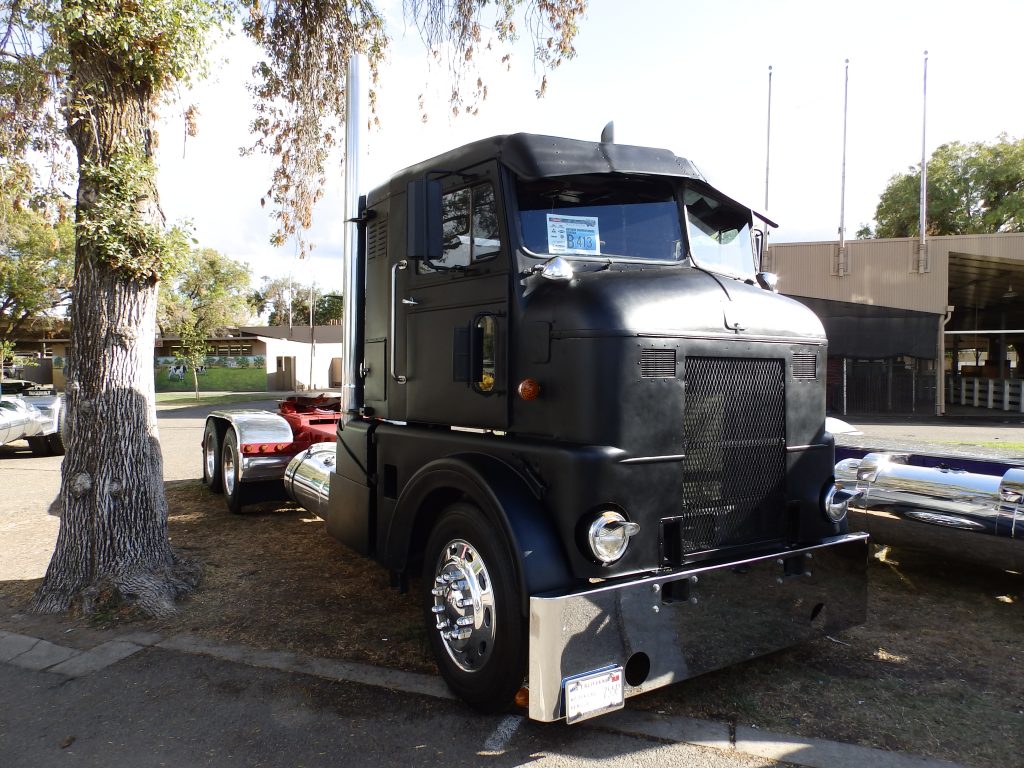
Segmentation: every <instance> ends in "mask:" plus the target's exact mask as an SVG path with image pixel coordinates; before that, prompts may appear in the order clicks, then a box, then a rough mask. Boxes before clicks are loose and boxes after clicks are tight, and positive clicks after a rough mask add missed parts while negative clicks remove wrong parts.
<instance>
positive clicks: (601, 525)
mask: <svg viewBox="0 0 1024 768" xmlns="http://www.w3.org/2000/svg"><path fill="white" fill-rule="evenodd" d="M639 532H640V525H639V524H638V523H633V522H630V521H629V520H627V519H626V516H625V515H623V514H622V513H621V512H619V511H617V510H614V509H605V510H602V511H600V512H598V513H597V515H596V516H595V517H594V519H593V520H592V521H591V523H590V525H589V526H588V527H587V544H588V546H589V547H590V554H591V555H592V556H593V557H594V559H595V560H597V561H598V562H599V563H601V564H603V565H611V564H612V563H615V562H617V561H618V560H621V559H622V556H623V555H624V554H626V548H627V547H628V546H629V540H630V539H631V538H632V537H633V536H635V535H636V534H637V533H639Z"/></svg>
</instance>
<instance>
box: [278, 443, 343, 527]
mask: <svg viewBox="0 0 1024 768" xmlns="http://www.w3.org/2000/svg"><path fill="white" fill-rule="evenodd" d="M336 450H337V448H336V444H335V443H316V444H315V445H313V446H311V447H310V448H308V449H306V450H305V451H303V452H302V453H299V454H297V455H296V456H295V457H294V458H292V460H291V461H290V462H288V468H287V469H285V472H284V487H285V490H286V491H287V492H288V496H289V497H290V498H291V500H292V501H294V502H295V503H296V504H300V505H301V506H302V507H304V508H305V509H307V510H309V511H310V512H312V513H313V514H315V515H317V516H319V517H322V518H325V519H326V517H327V499H328V497H329V496H330V485H331V472H333V471H334V463H335V459H336V456H337V453H336Z"/></svg>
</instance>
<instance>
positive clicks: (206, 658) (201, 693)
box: [0, 631, 957, 768]
mask: <svg viewBox="0 0 1024 768" xmlns="http://www.w3.org/2000/svg"><path fill="white" fill-rule="evenodd" d="M196 669H199V670H207V671H206V672H202V673H201V675H200V677H205V679H206V680H207V681H208V680H210V679H213V678H218V679H219V678H220V677H230V678H231V679H232V680H233V681H234V682H233V683H232V684H233V685H234V686H235V687H236V688H237V689H238V690H245V691H249V692H251V691H252V690H253V686H256V687H257V688H258V686H259V685H265V684H266V680H267V678H266V675H265V671H267V670H269V671H272V672H273V673H275V675H274V678H273V679H274V680H275V681H277V682H276V684H275V686H273V687H274V688H275V689H277V688H280V687H284V688H286V689H288V690H289V691H291V697H292V698H294V691H295V690H296V689H302V690H312V689H317V690H321V689H318V688H317V686H318V684H317V683H316V682H315V681H316V680H320V681H328V682H330V683H337V684H342V686H343V687H342V688H341V689H332V690H333V691H334V695H335V696H337V695H338V694H339V691H340V695H341V696H342V697H343V698H345V699H346V700H347V699H349V698H352V697H356V698H358V699H359V700H361V701H363V702H364V705H363V707H362V708H361V709H357V710H356V711H355V712H350V713H348V715H347V720H346V718H342V720H346V722H348V721H351V720H353V719H360V718H363V719H365V717H366V716H368V715H371V714H379V713H380V712H383V711H387V709H388V708H390V709H391V711H394V710H395V709H399V710H401V709H406V708H408V709H410V711H411V712H416V713H417V714H416V716H415V717H412V715H411V714H410V715H409V717H406V718H404V720H405V728H406V732H403V731H402V728H401V726H399V725H397V724H396V722H395V721H391V722H390V725H389V728H392V729H394V730H392V731H389V732H387V733H383V732H379V733H372V732H369V733H364V734H363V735H362V736H361V737H360V738H361V739H362V740H363V741H366V742H368V746H372V747H373V748H374V749H376V750H377V752H376V753H375V757H376V758H378V760H376V761H375V760H369V761H368V760H367V755H365V754H363V755H360V756H358V757H355V758H353V756H352V755H351V753H350V752H349V753H348V755H347V756H346V758H345V760H344V762H345V763H346V764H349V765H391V764H393V762H389V761H390V760H391V759H392V758H394V759H396V760H397V759H398V758H399V757H400V755H399V754H398V753H401V752H403V750H404V752H405V753H407V754H405V755H404V756H403V757H401V760H402V761H404V762H409V757H410V755H415V752H416V750H417V749H420V748H421V747H423V744H424V743H425V742H426V743H430V742H431V738H432V739H433V740H434V741H433V743H432V746H433V747H435V748H434V749H429V750H427V751H426V752H424V753H422V754H420V755H416V757H417V758H419V757H425V758H430V759H427V760H425V761H423V762H422V763H420V762H419V761H417V760H414V761H413V764H424V765H432V764H437V763H441V762H444V763H445V764H446V765H447V764H450V763H451V764H455V765H463V764H470V765H472V764H479V762H481V759H480V756H481V755H487V756H490V757H494V756H507V757H513V756H518V757H522V758H524V761H527V762H531V763H532V762H536V761H537V756H538V754H539V753H538V748H539V749H540V753H543V755H544V757H545V758H550V762H549V761H548V760H545V762H546V763H548V764H552V765H573V764H575V762H576V759H575V758H578V757H580V756H579V755H576V754H575V753H576V752H579V751H580V750H581V749H582V748H583V747H584V746H586V747H587V748H593V746H594V744H595V743H600V742H601V740H602V739H603V738H607V737H610V736H616V737H620V741H619V742H618V743H616V744H615V745H614V747H612V746H609V747H608V748H607V749H608V751H607V752H604V753H602V752H601V751H600V750H598V751H597V752H596V754H594V755H592V756H591V759H597V760H598V761H600V762H601V763H602V764H608V765H614V764H619V763H620V759H624V760H625V762H624V763H623V764H625V765H630V766H634V765H644V764H646V763H647V762H648V759H647V758H649V757H651V756H652V755H650V754H648V753H649V752H650V750H652V749H653V750H654V751H655V752H659V751H661V748H662V747H675V748H678V749H679V750H681V751H678V752H670V753H664V754H661V755H660V756H659V757H657V758H656V759H655V761H654V763H653V764H654V765H665V764H672V765H680V766H682V765H691V764H692V765H694V766H713V765H721V766H743V767H744V768H746V767H747V766H765V765H770V764H772V763H773V762H774V761H779V762H783V763H786V764H791V765H798V766H809V767H811V768H861V767H862V766H865V765H871V766H873V768H956V766H957V764H955V763H950V762H945V761H940V760H932V759H928V758H922V757H916V756H913V755H905V754H901V753H896V752H888V751H885V750H880V749H872V748H868V747H860V746H856V745H851V744H841V743H837V742H831V741H825V740H822V739H811V738H802V737H794V736H786V735H783V734H777V733H770V732H766V731H762V730H759V729H755V728H751V727H746V726H742V725H740V726H735V727H733V726H730V725H729V724H725V723H720V722H714V721H710V720H697V719H693V718H687V717H679V716H665V715H659V714H656V713H652V712H647V711H643V710H637V709H630V708H628V704H627V709H625V710H623V711H621V712H618V713H614V714H611V715H607V716H605V717H601V718H597V719H594V720H590V721H587V722H586V723H585V724H583V725H580V726H575V727H568V726H564V725H561V724H553V725H545V724H539V723H531V722H529V721H527V720H525V718H523V717H522V716H520V715H515V714H513V715H509V716H505V717H501V716H498V717H490V718H488V717H485V716H482V715H476V714H474V713H471V712H469V710H467V709H466V708H465V707H463V706H462V705H461V704H459V703H457V702H452V701H451V700H452V695H451V693H450V692H449V691H448V689H447V688H446V687H445V686H444V684H443V683H442V681H441V680H440V679H439V678H437V677H434V676H431V675H422V674H412V673H408V672H400V671H396V670H393V669H384V668H379V667H374V666H370V665H366V664H356V663H351V662H344V661H338V660H333V659H322V658H314V657H309V656H303V655H301V654H296V653H291V652H271V651H258V650H254V649H249V648H244V647H240V646H230V645H223V644H219V643H214V642H211V641H209V640H205V639H202V638H197V637H192V636H187V635H175V636H172V637H167V638H162V637H160V636H159V635H156V634H152V633H135V634H125V635H121V636H118V637H116V638H114V639H109V640H105V641H104V642H101V643H99V644H98V645H95V646H93V647H91V648H80V647H79V648H72V647H68V646H65V645H62V644H58V643H54V642H51V641H48V640H43V639H39V638H35V637H31V636H28V635H24V634H18V633H13V632H6V631H0V679H3V680H5V684H4V685H2V686H0V690H3V691H4V694H3V698H4V699H5V704H6V706H5V707H4V708H3V710H2V711H0V754H2V755H4V761H3V764H4V766H5V768H16V766H22V765H24V766H33V768H39V767H40V766H48V765H55V764H57V763H58V762H60V764H61V765H64V764H65V762H66V761H65V759H64V758H67V757H69V756H70V755H72V754H74V753H75V750H72V749H71V747H72V746H73V745H74V744H75V743H76V742H78V741H79V740H80V739H81V740H82V741H83V742H86V739H84V738H83V737H82V736H81V735H79V734H78V733H77V731H78V730H79V729H82V728H84V729H86V732H88V733H89V734H90V738H89V739H88V742H87V743H88V745H89V746H88V750H87V751H88V759H87V760H86V763H87V764H90V765H92V764H96V765H112V764H123V763H125V762H126V761H127V763H128V764H131V765H133V766H136V765H149V764H154V765H156V764H161V765H162V764H165V763H164V761H165V759H167V758H174V759H173V760H172V761H171V762H170V764H175V765H193V764H200V765H205V764H216V765H223V764H226V763H230V764H234V763H238V764H241V765H300V764H310V765H313V764H324V765H329V764H337V762H338V753H337V752H333V751H332V748H328V747H331V746H332V745H331V744H326V743H325V744H322V745H321V746H323V747H324V748H325V751H321V752H318V753H317V754H316V755H313V754H305V755H304V759H302V760H300V759H298V756H297V755H293V754H292V753H290V752H288V751H284V752H282V749H283V746H282V744H280V743H275V745H274V746H273V753H272V754H267V753H265V752H262V751H261V750H263V749H265V748H266V745H261V740H260V739H258V738H252V739H248V740H246V739H242V740H241V741H239V740H236V739H235V738H231V739H230V754H227V753H225V745H224V743H222V742H223V737H224V736H225V734H223V733H221V732H219V731H216V730H215V731H213V732H211V733H206V732H205V731H204V730H203V729H202V728H199V727H197V726H196V723H195V720H196V716H197V714H198V713H200V712H204V711H210V712H211V713H214V712H217V711H219V710H220V709H222V708H224V707H225V706H226V705H225V704H224V703H223V702H222V701H219V699H220V695H219V692H218V691H214V692H213V693H211V692H210V691H209V690H208V689H207V688H206V686H205V684H202V685H198V686H197V687H191V686H190V685H189V680H190V679H191V678H192V677H194V676H195V674H196V671H195V670H196ZM86 679H88V680H87V681H86ZM139 679H143V680H148V681H150V684H151V685H152V686H153V687H152V688H151V689H147V691H146V693H147V694H151V695H148V696H146V698H145V701H143V702H141V703H140V702H134V701H133V700H132V697H131V696H128V697H125V696H124V695H122V694H121V693H118V692H123V691H129V692H130V691H132V690H133V689H134V688H135V687H137V686H138V684H139V683H138V681H139ZM72 681H85V682H83V683H81V688H82V689H83V690H89V691H93V692H94V694H93V695H91V696H90V697H85V698H82V694H78V695H75V696H70V695H69V696H67V697H61V696H60V691H61V690H66V691H67V692H68V694H70V693H71V692H72V690H77V689H74V688H67V685H68V684H70V683H71V682H72ZM157 681H159V682H157ZM19 689H22V690H30V691H34V692H35V693H34V695H30V696H28V697H24V698H20V699H16V698H15V696H17V694H16V691H17V690H19ZM229 689H230V686H229ZM165 691H166V693H167V695H165ZM44 692H49V693H50V694H53V693H56V694H57V695H56V696H54V695H43V693H44ZM179 693H184V694H185V696H186V698H187V700H188V705H187V706H186V707H185V711H184V712H183V711H182V705H181V702H180V701H178V699H179V698H180V697H179V695H178V694H179ZM321 693H322V690H321ZM275 696H276V695H275V694H273V693H272V692H271V693H269V694H268V695H266V696H255V697H253V698H251V699H246V701H245V702H244V707H243V708H252V709H253V710H254V711H257V710H258V711H262V710H263V709H265V708H266V707H271V708H272V709H274V711H275V712H276V713H277V714H276V718H277V719H278V720H280V719H281V718H285V719H287V718H298V720H299V722H300V724H305V725H307V726H311V725H312V723H308V722H306V721H307V720H308V719H309V718H311V717H313V714H312V713H310V712H308V711H306V707H305V706H304V705H303V704H302V703H301V702H300V703H298V704H297V703H296V702H294V701H288V700H287V698H286V700H284V701H280V700H278V699H277V698H275ZM97 697H98V698H100V699H102V700H103V701H104V702H105V704H104V709H103V710H102V711H97V710H96V709H95V708H94V706H93V705H92V704H90V703H89V701H88V700H89V699H90V698H93V699H94V698H97ZM210 698H214V699H218V701H213V702H211V701H206V699H210ZM61 699H63V701H61ZM80 701H81V703H82V706H81V707H79V706H78V703H79V702H80ZM15 704H16V705H17V706H15ZM235 706H236V707H237V706H241V705H240V704H239V703H238V702H236V703H235ZM139 707H144V708H145V712H142V711H139ZM123 708H127V709H128V710H129V711H124V712H122V711H121V710H122V709H123ZM55 709H60V710H61V712H62V718H61V719H60V720H59V721H54V720H51V719H48V717H47V714H48V713H50V714H52V713H53V712H54V711H55ZM14 710H17V715H13V713H14ZM424 712H426V713H430V718H428V719H434V720H436V722H434V723H433V725H427V724H425V723H424V722H423V713H424ZM216 716H217V717H222V718H224V719H225V720H227V721H230V719H231V718H230V717H226V716H224V715H216ZM232 716H237V713H234V714H233V715H232ZM409 718H411V719H409ZM97 719H98V720H99V722H101V723H102V724H105V725H104V727H103V728H100V730H101V731H103V732H104V733H105V734H106V736H109V737H111V738H113V736H114V735H115V734H118V733H119V732H118V728H117V724H118V723H121V722H125V721H131V722H145V723H149V724H150V725H146V726H145V727H141V728H139V729H137V732H136V733H135V734H134V737H135V738H139V739H142V741H143V742H149V741H152V742H153V743H152V744H151V745H150V747H149V748H150V749H151V753H150V754H147V756H146V759H141V758H139V756H138V755H137V754H136V755H132V754H131V752H130V750H131V749H134V748H135V747H132V746H131V745H132V744H133V743H134V742H133V741H132V740H125V738H124V735H123V734H120V735H117V738H116V739H114V740H110V738H108V740H107V742H106V744H104V743H101V742H102V739H97V738H96V737H95V731H96V727H97ZM314 719H316V718H314ZM79 721H80V722H79ZM111 724H113V725H111ZM174 724H176V725H174ZM172 725H174V727H173V728H172V727H171V726H172ZM106 726H111V729H112V730H110V732H109V733H107V730H108V728H107V727H106ZM278 726H279V723H278V722H277V721H275V720H274V719H272V720H271V721H270V722H266V723H265V722H263V721H262V720H254V721H252V722H249V723H248V727H249V728H250V729H251V730H252V731H253V732H254V733H255V734H259V733H260V732H261V731H263V730H264V729H266V728H268V727H269V728H271V729H276V728H277V727H278ZM349 726H350V729H351V722H349ZM147 729H152V731H151V732H150V730H147ZM286 730H287V734H279V737H280V738H281V739H284V740H285V741H287V742H290V741H291V740H293V739H297V740H298V741H300V742H303V743H308V742H310V740H313V741H314V742H315V741H316V740H317V739H318V738H321V736H322V734H320V733H319V732H318V731H316V730H315V729H312V728H309V729H308V733H307V734H306V735H305V736H303V735H302V734H301V733H300V732H297V731H295V730H294V729H286ZM300 730H301V729H300ZM409 730H411V731H413V732H407V731H409ZM218 734H219V736H218ZM431 734H432V737H431ZM602 734H603V736H602ZM285 736H287V738H285ZM481 736H485V738H484V739H483V742H482V748H481V742H480V737H481ZM439 737H440V738H441V739H442V741H441V742H437V741H436V740H437V739H438V738H439ZM463 738H465V739H468V740H469V742H470V743H469V744H468V745H467V746H465V748H464V752H465V754H464V755H463V757H462V758H458V757H456V759H451V758H450V755H451V749H452V748H453V747H457V746H458V745H457V744H453V742H457V741H458V740H460V739H463ZM621 738H627V739H628V741H627V742H621ZM118 739H120V740H121V742H120V743H119V742H118ZM161 739H163V741H161ZM474 739H475V741H474ZM207 740H209V741H210V742H211V743H212V745H211V744H207V743H206V742H207ZM382 740H383V741H386V742H387V743H388V749H386V750H383V751H381V745H380V744H379V742H380V741H382ZM167 741H172V742H175V747H174V748H173V749H171V750H170V751H168V750H166V749H164V748H165V747H166V743H165V742H167ZM157 744H158V745H159V749H157V748H155V747H156V746H157ZM332 744H333V748H338V749H340V748H341V745H339V744H337V743H336V742H332ZM417 745H419V746H417ZM630 745H632V746H630ZM82 746H83V745H80V746H79V748H78V749H79V750H81V749H82ZM441 747H443V748H441ZM200 748H201V749H205V750H206V752H205V753H203V752H202V751H201V749H200ZM349 748H350V747H348V748H346V752H348V749H349ZM438 748H440V749H438ZM126 750H127V752H126ZM182 750H184V751H182ZM197 750H199V751H197ZM467 750H468V751H467ZM456 751H457V750H456ZM441 753H447V754H448V755H449V757H444V758H442V757H441ZM669 754H671V755H672V757H671V759H667V758H669ZM12 755H13V761H11V756H12ZM204 755H209V756H210V757H211V758H212V757H214V756H216V757H217V759H214V760H210V761H209V763H207V762H206V760H205V758H204ZM385 756H386V757H387V758H388V760H383V757H385ZM645 756H646V757H645ZM466 757H469V758H471V759H470V760H469V761H468V762H467V761H466V760H465V759H464V758H466ZM518 757H517V760H518ZM157 758H160V759H157ZM197 758H198V760H197ZM226 758H230V759H227V760H226V762H224V761H225V759H226ZM293 758H294V759H293ZM328 758H329V759H328ZM617 758H619V759H617ZM154 761H155V762H154ZM766 761H767V762H766ZM501 763H502V764H505V762H504V761H501ZM511 764H520V763H519V762H518V761H517V762H514V763H511Z"/></svg>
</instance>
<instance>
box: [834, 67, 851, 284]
mask: <svg viewBox="0 0 1024 768" xmlns="http://www.w3.org/2000/svg"><path fill="white" fill-rule="evenodd" d="M849 104H850V60H849V59H847V60H846V71H845V74H844V76H843V174H842V181H841V183H840V191H839V264H838V265H837V266H838V269H837V270H836V271H837V272H838V274H839V276H840V277H842V276H843V275H845V274H846V123H847V120H846V118H847V114H848V112H849Z"/></svg>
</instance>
